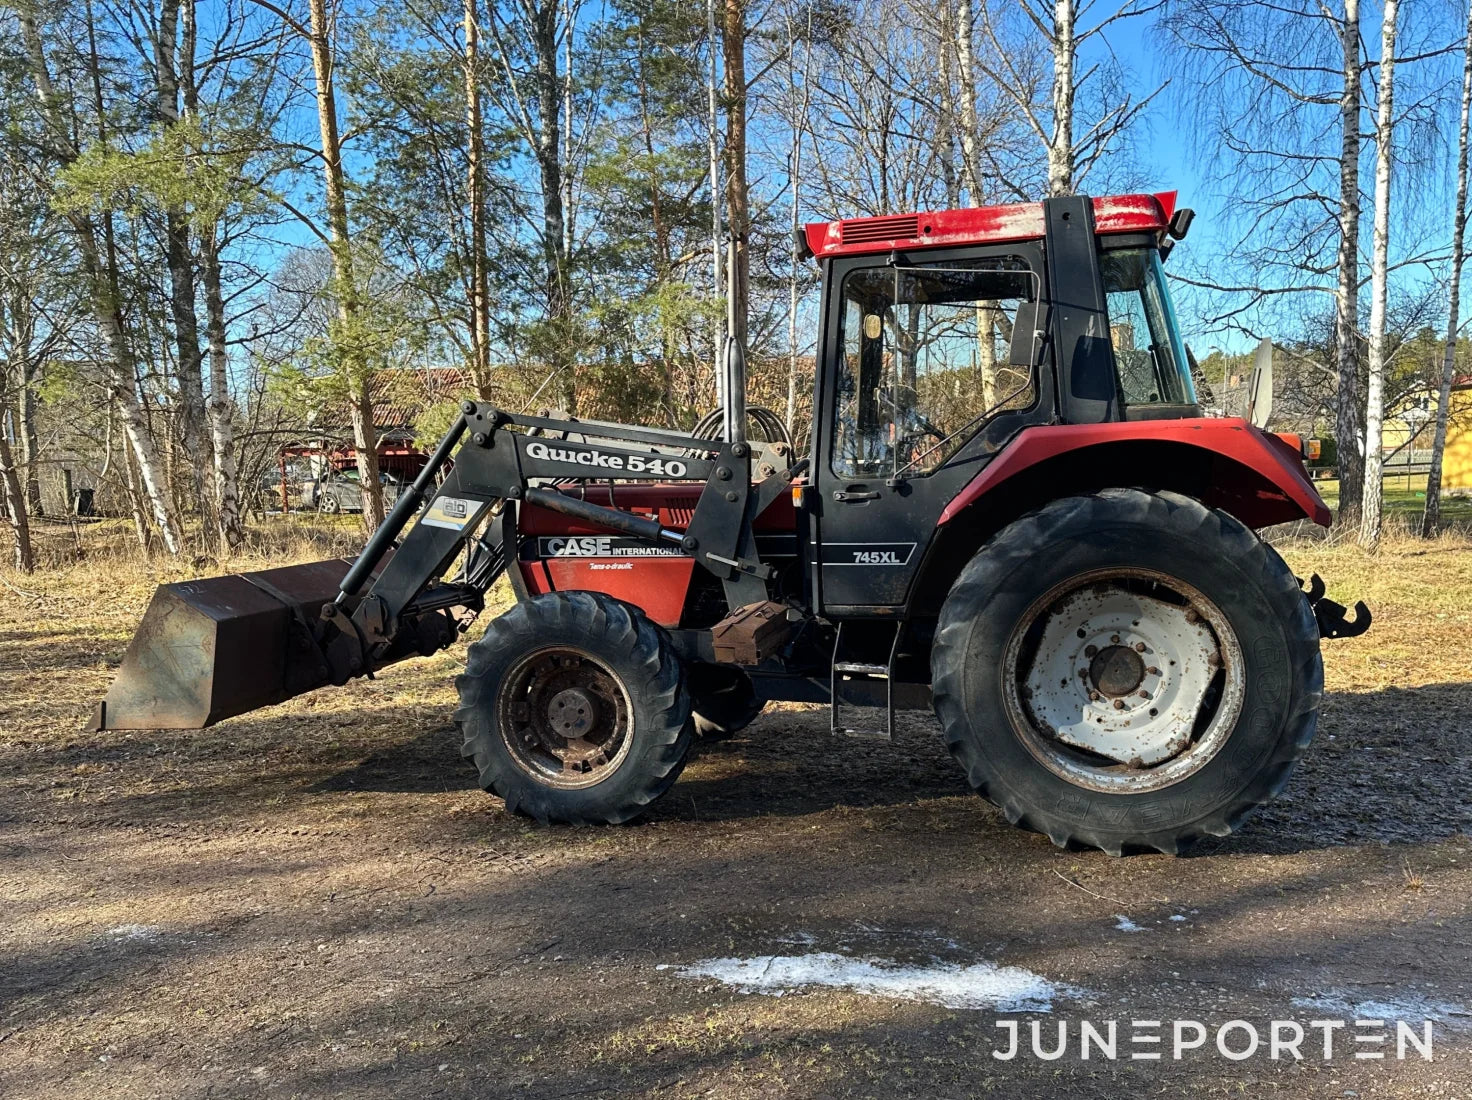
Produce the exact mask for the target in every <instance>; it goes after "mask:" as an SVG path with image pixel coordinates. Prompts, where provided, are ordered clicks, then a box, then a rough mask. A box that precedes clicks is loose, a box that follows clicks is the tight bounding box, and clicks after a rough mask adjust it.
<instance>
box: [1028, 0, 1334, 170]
mask: <svg viewBox="0 0 1472 1100" xmlns="http://www.w3.org/2000/svg"><path fill="white" fill-rule="evenodd" d="M1351 2H1353V0H1351ZM1077 15H1078V0H1055V2H1054V4H1053V38H1052V42H1051V45H1052V47H1053V133H1052V137H1051V139H1050V140H1049V142H1048V194H1050V195H1071V194H1073V191H1074V165H1073V99H1074V93H1075V92H1076V91H1077V90H1078V89H1077V88H1075V87H1074V83H1073V61H1074V54H1075V52H1076V51H1077V49H1078V42H1077V41H1076V40H1075V38H1074V23H1075V21H1076V18H1077Z"/></svg>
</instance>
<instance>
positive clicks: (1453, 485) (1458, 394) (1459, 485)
mask: <svg viewBox="0 0 1472 1100" xmlns="http://www.w3.org/2000/svg"><path fill="white" fill-rule="evenodd" d="M1449 412H1450V416H1449V417H1448V423H1447V426H1446V452H1445V453H1444V454H1443V456H1442V460H1441V487H1442V489H1443V490H1452V489H1459V490H1462V491H1465V492H1472V377H1469V376H1466V375H1463V376H1462V377H1461V378H1458V379H1457V381H1456V384H1455V385H1453V387H1452V401H1451V408H1450V410H1449Z"/></svg>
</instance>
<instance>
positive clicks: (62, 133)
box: [19, 7, 181, 554]
mask: <svg viewBox="0 0 1472 1100" xmlns="http://www.w3.org/2000/svg"><path fill="white" fill-rule="evenodd" d="M19 19H20V28H21V39H22V41H23V43H24V47H25V52H26V58H27V63H28V64H29V66H30V69H31V77H32V80H33V82H34V85H35V88H36V97H37V99H38V100H39V101H40V105H41V114H42V118H43V119H44V122H45V125H46V127H47V129H48V130H50V132H51V140H52V142H53V143H54V145H55V148H56V149H57V151H58V152H59V154H60V155H61V157H62V158H63V159H65V160H75V159H76V157H77V156H78V155H79V150H78V149H77V146H76V142H75V140H74V139H73V137H72V133H71V130H70V129H69V128H68V127H67V126H66V125H65V123H64V122H63V121H62V119H61V118H60V116H59V108H58V105H57V102H56V96H55V92H54V91H53V89H52V84H51V74H50V70H49V69H48V68H47V65H46V51H45V46H44V44H43V43H42V40H41V32H40V28H39V26H38V25H37V23H36V20H35V17H34V16H33V15H32V14H31V12H30V9H28V8H24V7H23V8H21V9H20V10H19ZM102 219H103V224H102V233H101V234H99V233H98V227H97V225H95V224H94V223H93V221H92V219H91V218H90V217H88V216H87V215H86V214H82V213H76V214H72V215H70V216H69V220H70V221H71V225H72V229H73V231H74V233H75V236H76V239H77V250H78V252H79V253H80V254H81V258H82V271H83V275H84V278H85V281H86V285H87V298H88V302H89V304H90V306H91V308H92V313H93V317H94V318H95V320H96V323H97V328H98V332H99V333H100V334H101V336H102V341H103V346H104V347H105V348H106V349H107V359H106V364H105V365H106V370H107V378H108V388H109V390H110V391H111V392H110V396H111V397H112V399H113V400H114V401H116V402H117V406H118V409H119V411H120V412H121V413H122V417H123V430H124V432H125V433H126V435H127V437H128V442H129V444H130V445H131V447H132V450H133V455H134V457H135V458H136V459H137V463H138V475H139V477H140V479H141V480H142V482H143V488H144V492H145V493H146V494H147V497H148V503H149V505H150V507H151V509H152V511H153V518H154V521H155V522H156V523H157V524H158V528H159V533H160V534H161V535H162V536H163V540H164V546H165V548H167V550H168V551H169V553H171V554H177V553H178V552H179V550H180V546H181V541H180V536H179V522H178V518H177V516H176V515H175V512H174V502H173V497H172V496H171V495H170V493H169V488H168V485H167V484H166V482H165V479H164V475H163V465H162V463H161V462H160V461H159V455H158V449H157V448H156V447H155V446H154V440H153V436H152V435H150V434H149V431H148V423H147V421H146V419H145V418H144V416H143V407H142V404H141V403H140V402H139V400H138V377H137V370H136V367H135V364H134V362H133V353H132V350H131V349H130V348H129V346H128V339H127V334H126V333H125V332H124V330H123V325H122V321H121V318H120V315H119V313H118V291H117V266H116V259H115V257H114V256H113V250H112V235H111V229H110V219H111V214H110V213H105V214H103V216H102ZM99 236H101V237H102V241H101V242H100V243H99V239H98V238H99Z"/></svg>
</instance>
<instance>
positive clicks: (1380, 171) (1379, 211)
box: [1360, 0, 1400, 550]
mask: <svg viewBox="0 0 1472 1100" xmlns="http://www.w3.org/2000/svg"><path fill="white" fill-rule="evenodd" d="M1399 16H1400V0H1385V2H1384V5H1383V16H1382V20H1383V21H1382V23H1381V27H1380V86H1379V90H1378V92H1377V94H1376V101H1377V102H1376V117H1375V222H1374V231H1373V232H1374V237H1373V240H1372V244H1371V252H1372V255H1371V260H1370V349H1369V350H1370V377H1369V385H1368V386H1367V388H1366V392H1365V486H1364V496H1363V498H1362V502H1361V505H1360V511H1361V515H1360V545H1361V546H1364V547H1366V548H1367V549H1371V550H1373V549H1374V548H1375V547H1377V546H1378V545H1379V544H1380V526H1381V498H1382V495H1383V494H1384V491H1385V485H1384V469H1385V458H1384V452H1383V450H1382V448H1381V440H1382V436H1383V426H1384V420H1385V307H1386V300H1387V298H1388V296H1389V285H1388V284H1389V274H1390V170H1391V157H1392V154H1393V153H1394V151H1395V149H1394V140H1393V139H1394V130H1395V30H1396V27H1395V24H1396V20H1397V19H1398V18H1399Z"/></svg>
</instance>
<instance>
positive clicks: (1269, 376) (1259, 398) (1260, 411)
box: [1247, 337, 1273, 428]
mask: <svg viewBox="0 0 1472 1100" xmlns="http://www.w3.org/2000/svg"><path fill="white" fill-rule="evenodd" d="M1272 415H1273V342H1272V341H1271V340H1269V339H1267V338H1266V337H1264V338H1263V341H1262V343H1260V344H1258V345H1257V353H1256V354H1255V355H1254V356H1253V357H1252V380H1251V381H1250V382H1248V383H1247V419H1248V421H1249V422H1250V423H1251V424H1252V426H1253V427H1254V428H1265V427H1267V424H1268V418H1269V417H1270V416H1272Z"/></svg>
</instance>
